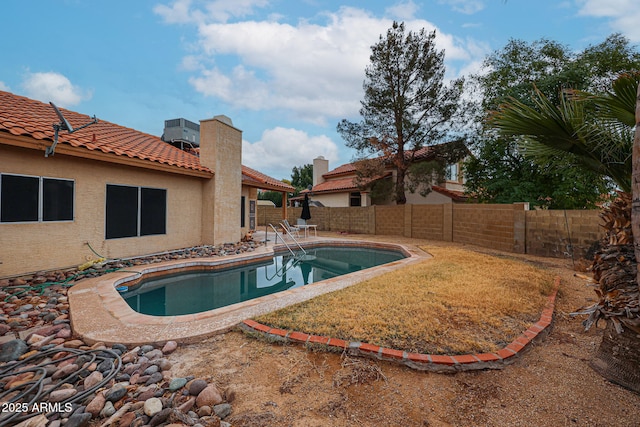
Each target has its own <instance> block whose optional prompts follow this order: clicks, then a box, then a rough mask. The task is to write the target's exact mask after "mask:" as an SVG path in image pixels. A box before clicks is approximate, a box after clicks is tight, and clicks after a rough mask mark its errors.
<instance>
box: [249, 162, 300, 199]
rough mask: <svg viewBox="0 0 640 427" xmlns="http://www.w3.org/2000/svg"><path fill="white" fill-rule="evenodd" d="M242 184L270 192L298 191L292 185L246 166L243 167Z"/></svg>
mask: <svg viewBox="0 0 640 427" xmlns="http://www.w3.org/2000/svg"><path fill="white" fill-rule="evenodd" d="M242 182H243V183H244V184H246V185H250V186H253V187H259V188H263V189H268V190H276V191H283V190H284V191H288V192H293V191H295V190H296V189H295V188H293V187H292V186H291V185H289V184H287V183H285V182H282V181H278V180H277V179H275V178H271V177H270V176H268V175H265V174H263V173H261V172H258V171H257V170H255V169H251V168H250V167H248V166H245V165H242Z"/></svg>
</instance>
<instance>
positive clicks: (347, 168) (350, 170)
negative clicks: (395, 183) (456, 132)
mask: <svg viewBox="0 0 640 427" xmlns="http://www.w3.org/2000/svg"><path fill="white" fill-rule="evenodd" d="M445 144H447V143H444V144H439V145H432V146H428V147H422V148H420V149H418V150H417V151H415V152H413V151H405V157H406V158H407V159H409V158H411V155H412V154H413V160H425V159H428V158H430V157H432V156H433V155H434V154H435V151H436V147H438V146H442V145H445ZM389 161H390V160H389ZM357 164H358V161H355V162H353V163H347V164H344V165H342V166H338V167H337V168H335V169H332V170H330V171H329V172H327V173H325V174H324V175H322V176H323V177H324V178H326V179H330V178H332V177H334V176H338V175H347V174H354V173H355V172H356V165H357ZM387 167H392V166H391V165H388V166H387Z"/></svg>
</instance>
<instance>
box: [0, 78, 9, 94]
mask: <svg viewBox="0 0 640 427" xmlns="http://www.w3.org/2000/svg"><path fill="white" fill-rule="evenodd" d="M0 90H3V91H5V92H10V90H9V86H7V85H6V84H4V82H3V81H0Z"/></svg>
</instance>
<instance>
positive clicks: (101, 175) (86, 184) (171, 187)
mask: <svg viewBox="0 0 640 427" xmlns="http://www.w3.org/2000/svg"><path fill="white" fill-rule="evenodd" d="M62 113H63V115H64V118H65V119H66V120H67V121H68V122H69V123H70V124H71V126H72V127H73V128H75V129H76V130H75V131H74V132H73V133H68V132H67V131H66V130H60V131H59V136H58V138H59V142H58V144H57V145H56V146H55V151H54V154H53V155H49V156H48V157H45V150H46V149H47V148H50V147H52V145H53V139H54V128H53V125H54V124H59V123H61V120H60V118H59V117H58V116H57V115H56V113H55V111H54V109H53V107H52V106H51V105H49V104H46V103H43V102H40V101H35V100H32V99H28V98H24V97H21V96H17V95H14V94H12V93H9V92H3V91H0V243H1V244H0V277H7V276H12V275H17V274H22V273H27V272H35V271H39V270H46V269H52V268H63V267H70V266H74V265H79V264H82V263H84V262H86V261H87V260H88V259H91V258H96V255H95V254H94V251H95V252H96V253H99V254H100V255H103V256H105V257H107V258H124V257H131V256H136V255H143V254H150V253H156V252H163V251H167V250H170V249H177V248H184V247H191V246H196V245H202V244H220V243H227V242H237V241H239V240H240V239H241V238H242V236H243V235H244V234H245V233H246V232H247V231H248V230H250V229H251V228H255V206H256V200H257V192H258V189H268V190H273V191H282V192H283V193H285V194H286V193H287V192H290V191H293V187H291V186H289V185H287V184H285V183H282V182H280V181H277V180H275V179H273V178H270V177H268V176H266V175H264V174H261V173H260V172H258V171H255V170H253V169H250V168H247V167H245V166H242V165H241V160H242V159H241V158H242V152H241V150H242V131H240V130H239V129H237V128H235V127H234V126H233V124H232V122H231V120H230V119H229V118H228V117H225V116H216V117H214V118H212V119H207V120H203V121H201V122H200V127H201V130H200V132H201V133H200V147H199V157H198V156H196V155H194V154H192V153H189V152H187V151H184V150H181V149H179V148H176V147H174V146H172V145H170V144H168V143H165V142H163V141H162V140H161V139H160V138H158V137H156V136H153V135H149V134H146V133H143V132H139V131H136V130H133V129H129V128H126V127H123V126H119V125H117V124H114V123H110V122H107V121H105V120H103V119H102V118H100V117H99V118H98V119H99V121H98V123H95V124H91V125H89V126H87V127H85V128H82V129H78V128H79V127H81V126H82V125H83V124H87V123H89V122H90V121H91V118H90V117H88V116H86V115H83V114H79V113H76V112H73V111H69V110H62ZM283 214H286V212H284V213H283Z"/></svg>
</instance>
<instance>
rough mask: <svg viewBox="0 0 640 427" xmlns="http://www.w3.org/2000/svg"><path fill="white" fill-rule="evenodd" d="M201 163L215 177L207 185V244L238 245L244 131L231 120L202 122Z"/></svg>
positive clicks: (204, 228)
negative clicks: (211, 171)
mask: <svg viewBox="0 0 640 427" xmlns="http://www.w3.org/2000/svg"><path fill="white" fill-rule="evenodd" d="M200 163H201V164H202V165H203V166H206V167H208V168H209V169H211V170H213V172H214V174H215V176H214V177H213V179H210V180H209V181H208V182H206V183H205V184H204V186H203V196H202V197H203V200H202V206H203V208H202V209H203V212H202V235H203V236H202V240H203V243H204V244H212V243H213V244H221V243H235V242H238V241H239V240H240V239H241V237H242V236H241V234H242V231H241V229H240V214H241V213H240V196H241V194H242V131H241V130H240V129H237V128H235V127H234V126H233V122H232V121H231V119H230V118H229V117H227V116H215V117H214V118H212V119H206V120H201V121H200Z"/></svg>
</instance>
